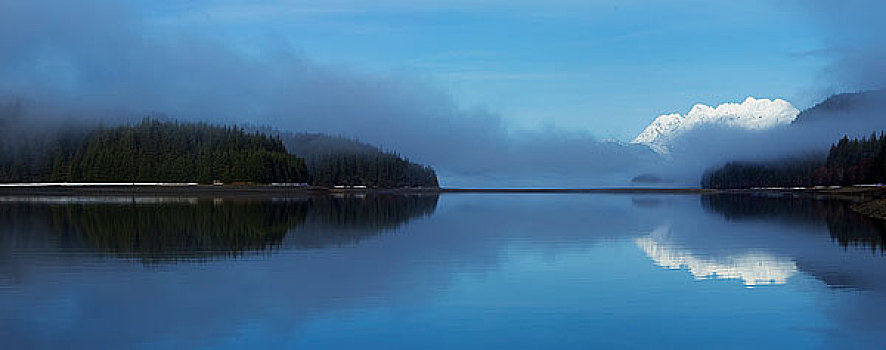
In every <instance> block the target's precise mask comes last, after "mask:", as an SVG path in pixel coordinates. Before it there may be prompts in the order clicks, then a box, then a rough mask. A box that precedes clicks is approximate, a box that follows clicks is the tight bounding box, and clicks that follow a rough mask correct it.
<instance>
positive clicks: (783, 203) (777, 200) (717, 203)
mask: <svg viewBox="0 0 886 350" xmlns="http://www.w3.org/2000/svg"><path fill="white" fill-rule="evenodd" d="M701 201H702V206H703V207H704V208H705V209H706V210H709V211H712V212H716V213H720V214H722V215H723V216H725V217H726V219H729V220H751V219H767V220H781V221H786V222H790V223H793V224H811V225H819V224H822V223H825V224H827V227H828V230H829V231H830V234H831V237H832V238H833V239H834V240H835V241H837V242H838V243H839V244H840V245H841V246H844V247H846V246H850V245H853V246H864V247H869V248H871V249H877V248H879V250H881V251H884V249H886V245H884V244H886V222H884V221H881V220H876V219H872V218H869V217H867V216H864V215H861V214H859V213H856V212H854V211H852V209H850V205H851V203H849V202H847V201H845V200H838V199H829V198H813V197H810V196H797V195H789V194H785V195H782V194H716V195H706V196H702V197H701Z"/></svg>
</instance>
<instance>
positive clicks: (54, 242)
mask: <svg viewBox="0 0 886 350" xmlns="http://www.w3.org/2000/svg"><path fill="white" fill-rule="evenodd" d="M53 201H55V202H56V203H53ZM93 202H96V200H94V199H92V198H85V199H82V198H81V199H76V198H74V199H69V200H67V201H66V202H58V199H51V200H49V201H47V200H39V199H38V200H30V201H22V200H3V199H0V208H3V209H2V210H0V237H3V238H2V239H3V241H2V244H3V249H4V252H3V254H0V258H9V257H13V259H12V261H11V262H7V263H2V264H0V268H2V269H5V270H4V271H3V272H0V279H3V278H6V277H5V276H13V277H12V278H13V279H14V281H10V282H8V283H7V282H0V337H2V338H3V339H4V342H5V343H4V344H5V345H7V347H10V348H63V347H78V348H91V347H105V348H107V347H113V348H132V347H148V348H150V347H159V348H191V347H222V348H224V347H229V348H248V347H278V348H293V347H308V348H320V347H325V348H349V347H357V346H362V347H370V348H373V347H374V348H384V347H407V348H435V347H436V348H468V347H472V346H473V347H483V348H509V347H514V348H519V347H535V348H544V347H575V348H588V347H602V348H612V347H632V348H660V347H665V348H684V347H711V348H714V347H717V348H720V347H730V346H733V347H734V346H741V345H746V344H747V343H746V341H747V339H755V343H754V344H755V346H759V347H778V346H781V347H786V348H804V347H815V346H822V345H823V346H825V347H837V346H843V347H849V348H851V347H859V346H860V345H861V346H864V345H867V346H869V347H882V346H886V343H884V340H883V339H882V336H881V334H882V329H886V318H884V317H883V316H882V315H883V314H886V312H884V311H886V257H884V255H883V254H881V252H880V250H877V251H874V252H872V251H871V246H874V245H878V244H879V243H871V242H876V240H877V239H876V236H877V234H878V231H876V227H877V226H876V223H875V222H874V223H873V224H874V225H875V226H873V228H872V229H871V228H867V229H865V228H864V227H867V226H865V225H868V224H871V223H870V222H869V221H866V219H864V218H858V217H855V216H854V215H853V214H852V213H851V212H846V211H845V210H847V209H846V208H845V204H844V203H837V202H834V203H831V204H827V205H831V206H833V207H825V208H829V209H827V210H823V209H821V208H822V205H823V204H817V203H806V202H797V201H796V200H794V199H790V200H783V199H777V198H776V199H767V198H759V197H754V196H745V197H734V198H722V197H721V198H711V197H705V198H702V199H701V200H699V198H698V197H697V196H619V195H592V196H591V195H538V196H525V195H487V194H484V195H443V196H441V197H440V198H439V200H438V198H437V197H436V196H430V197H409V196H405V197H399V196H394V197H372V196H366V197H365V198H358V197H332V196H329V197H298V198H280V199H277V200H254V199H221V200H212V199H209V200H206V199H186V200H173V201H165V200H164V201H160V203H154V204H151V203H149V202H142V203H141V204H139V203H135V204H133V203H122V202H121V203H107V202H105V203H93ZM98 202H101V201H98ZM438 202H439V204H438ZM158 206H159V207H165V208H166V209H163V208H157V207H158ZM736 208H738V209H736ZM759 208H765V209H762V210H761V209H759ZM819 213H825V215H824V216H822V215H820V214H819ZM839 215H845V216H842V218H847V217H848V216H852V217H848V219H847V220H856V219H858V220H860V221H858V222H854V221H853V222H852V223H851V225H849V224H846V223H839V222H829V221H828V220H831V221H834V220H838V219H839V218H841V216H839ZM170 218H175V220H172V219H170ZM163 220H167V221H170V222H161V221H163ZM176 220H179V221H180V222H176ZM106 221H107V222H106ZM118 221H119V222H118ZM124 221H125V222H124ZM188 223H190V224H188ZM859 225H861V226H859ZM153 226H159V227H163V229H162V230H165V231H168V232H167V233H159V232H156V230H161V229H160V228H156V227H153ZM191 226H194V227H191ZM831 227H843V228H841V229H840V231H839V232H842V233H839V234H835V233H832V232H831V231H832V230H833V229H832V228H831ZM854 227H858V228H854ZM856 229H858V230H867V231H860V232H856V231H854V230H856ZM115 230H118V231H117V232H123V234H122V236H123V237H124V238H114V237H113V236H114V234H113V233H112V232H114V231H115ZM152 230H154V231H152ZM102 232H103V233H102ZM176 232H180V233H176ZM226 232H228V233H232V232H241V233H244V235H245V236H246V237H247V238H243V239H241V240H239V241H238V240H234V239H232V238H229V237H228V236H226ZM148 234H159V235H160V236H162V237H163V238H154V239H153V240H152V239H150V237H147V236H146V235H148ZM839 237H845V239H844V238H839ZM143 241H147V242H149V243H150V245H147V246H145V245H144V244H141V242H143ZM844 242H845V243H844ZM878 246H879V245H878ZM147 247H150V248H151V249H148V248H147ZM157 247H162V249H159V248H157ZM878 249H879V248H878ZM269 251H271V252H272V253H271V254H265V253H251V252H269ZM195 256H196V259H198V260H200V261H201V263H181V264H167V263H161V264H143V263H140V262H141V261H149V262H158V261H159V262H164V261H168V260H164V259H166V258H169V257H173V258H174V259H192V258H193V257H195ZM230 256H235V257H236V259H230V258H228V257H230ZM120 257H136V258H137V259H135V260H133V259H120ZM170 259H172V258H170ZM174 259H173V260H174ZM4 264H5V265H4ZM656 265H657V266H656ZM662 268H664V269H682V270H685V271H678V272H673V271H666V270H664V269H662ZM6 271H11V273H9V274H6V273H5V272H6ZM696 280H703V281H702V282H696ZM763 285H766V286H768V287H767V288H753V289H748V288H742V286H763ZM833 287H841V288H833ZM674 320H679V322H674ZM638 334H639V335H640V336H638ZM736 344H739V345H736Z"/></svg>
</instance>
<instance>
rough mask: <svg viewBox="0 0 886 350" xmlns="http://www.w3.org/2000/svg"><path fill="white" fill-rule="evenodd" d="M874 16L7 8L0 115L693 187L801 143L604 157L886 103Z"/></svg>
mask: <svg viewBox="0 0 886 350" xmlns="http://www.w3.org/2000/svg"><path fill="white" fill-rule="evenodd" d="M882 13H886V4H883V3H880V2H877V1H864V0H844V1H840V2H833V1H826V0H810V1H800V0H752V1H741V2H732V1H729V2H727V1H702V0H684V1H668V2H666V3H664V2H660V1H639V0H627V1H615V0H611V1H571V0H552V1H545V2H543V3H541V2H533V1H520V0H517V1H504V0H490V1H473V0H455V1H445V2H444V1H405V0H379V1H372V2H365V1H350V0H327V1H322V2H321V1H302V0H280V1H271V0H252V1H245V0H221V1H212V2H209V1H171V0H153V1H148V0H134V1H125V2H121V1H114V0H81V1H77V2H76V3H75V2H71V1H68V0H30V1H18V0H0V32H2V33H8V35H3V36H0V103H5V104H6V105H7V106H8V105H9V101H24V102H25V105H26V106H27V108H26V110H27V112H26V113H24V114H22V115H21V116H18V117H16V118H18V119H17V120H16V123H15V124H19V125H29V126H33V127H34V129H37V130H39V127H41V126H46V125H57V124H60V123H59V121H60V120H82V119H84V118H86V119H92V120H105V119H115V120H117V119H120V118H121V117H122V118H124V119H126V118H130V120H132V119H133V118H140V117H141V116H144V115H154V116H156V115H160V116H166V117H169V118H173V119H181V120H204V121H210V122H216V123H226V124H253V125H268V126H272V127H275V128H278V129H281V130H289V131H308V132H322V133H328V134H332V135H341V136H345V137H352V138H358V139H360V140H362V141H365V142H368V143H371V144H374V145H378V146H380V147H382V148H384V149H387V150H393V151H396V152H398V153H399V154H401V155H403V156H405V157H408V158H409V159H411V160H413V161H417V162H420V163H423V164H429V165H432V166H433V167H435V169H437V172H438V174H439V175H440V177H441V183H442V184H443V185H445V186H468V187H470V186H479V187H490V186H514V187H527V186H528V187H535V186H564V187H565V186H602V185H615V184H622V185H623V184H625V183H626V182H627V181H629V180H630V179H631V178H633V177H634V176H637V175H639V174H644V173H647V172H650V171H661V170H662V168H663V167H665V166H666V165H665V164H664V163H668V164H667V166H670V167H672V168H676V169H679V170H681V171H682V172H683V175H681V176H683V177H685V178H686V179H688V180H686V181H688V182H686V183H696V182H697V177H698V176H699V172H700V171H701V170H700V169H704V168H705V167H710V166H712V165H716V164H714V163H716V162H722V161H723V160H724V159H725V158H724V157H727V156H730V155H733V154H735V153H734V152H737V151H743V153H741V154H743V155H754V156H756V155H758V154H760V153H773V152H772V150H774V149H778V148H781V149H782V150H783V151H785V150H797V149H805V148H806V145H792V146H790V147H787V146H785V145H784V142H782V143H777V142H776V143H772V142H771V141H785V140H784V139H790V138H791V137H786V136H784V135H782V137H773V135H774V134H772V135H770V134H767V135H754V136H753V137H749V136H747V135H744V134H735V135H733V134H731V132H732V131H729V133H724V132H725V131H723V132H721V130H703V131H700V132H698V133H697V135H694V137H692V138H687V139H691V140H692V141H693V144H692V145H689V146H690V147H688V148H690V149H701V150H702V151H704V152H703V154H698V152H687V153H685V154H683V155H681V156H679V157H676V156H675V157H674V159H681V161H679V162H676V161H673V159H671V161H669V160H668V159H662V158H661V157H658V156H657V155H655V154H651V153H652V152H651V151H650V150H649V149H646V148H645V147H634V146H631V145H619V144H617V143H612V142H602V141H606V140H609V139H614V140H618V141H622V142H626V141H630V140H632V139H633V138H634V137H635V136H636V135H637V134H638V133H640V132H641V131H642V130H643V129H644V127H645V126H646V125H648V124H649V123H650V122H651V121H652V120H653V119H655V118H656V117H657V116H659V115H662V114H671V113H681V114H685V113H687V112H688V111H689V110H690V109H691V108H692V106H693V105H695V104H706V105H711V106H717V105H720V104H722V103H727V102H740V101H743V100H745V98H747V97H749V96H752V97H755V98H770V99H773V98H781V99H785V100H787V101H790V102H791V103H793V105H794V106H796V107H797V108H799V109H801V110H802V109H804V108H807V107H809V106H812V105H813V104H814V103H816V102H818V101H821V100H823V99H824V98H826V97H827V96H829V95H830V94H832V93H835V92H848V91H859V90H864V89H872V88H882V87H883V86H884V84H883V82H886V64H884V62H886V59H884V58H886V51H884V49H883V47H886V34H884V33H886V28H883V27H884V24H883V23H884V22H883V21H881V20H880V19H879V18H878V17H879V14H882ZM9 33H11V34H9ZM3 106H4V105H3V104H0V107H3ZM2 113H3V109H2V108H0V114H2ZM831 129H832V128H831ZM878 130H879V129H878ZM832 131H833V130H832ZM837 131H839V130H837ZM725 136H729V138H728V140H729V142H728V144H729V145H728V147H726V146H724V144H725V142H724V137H725ZM830 136H831V135H830V134H827V137H830ZM793 138H797V139H798V140H799V139H805V138H803V137H796V136H795V137H793ZM777 139H778V140H777ZM748 140H754V141H753V144H748V142H749V141H748ZM787 141H791V140H787ZM819 141H821V142H819V143H818V144H816V145H817V146H816V147H819V146H821V145H827V144H829V143H828V142H830V139H828V138H826V137H822V138H821V140H819ZM685 162H692V164H693V166H687V163H685Z"/></svg>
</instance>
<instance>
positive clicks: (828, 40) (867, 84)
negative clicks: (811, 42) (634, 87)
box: [798, 0, 886, 91]
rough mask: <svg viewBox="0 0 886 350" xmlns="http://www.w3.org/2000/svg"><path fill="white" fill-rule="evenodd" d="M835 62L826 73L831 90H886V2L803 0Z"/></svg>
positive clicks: (803, 8)
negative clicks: (884, 20) (884, 17)
mask: <svg viewBox="0 0 886 350" xmlns="http://www.w3.org/2000/svg"><path fill="white" fill-rule="evenodd" d="M798 7H800V8H801V9H802V10H804V11H806V12H807V13H808V14H809V17H808V18H809V22H810V25H811V26H812V27H813V28H815V29H816V30H818V31H819V32H820V34H821V37H822V45H823V47H822V48H821V49H820V50H819V52H821V53H822V54H823V55H825V56H826V57H829V58H831V60H832V62H831V64H830V65H829V66H828V68H827V69H826V70H825V72H824V74H823V77H824V78H825V79H826V80H825V82H826V83H825V85H827V86H828V87H829V88H830V89H831V90H836V91H846V90H850V91H853V90H868V89H882V88H884V87H886V23H884V22H883V19H882V14H883V13H886V3H884V2H882V1H876V0H847V1H827V0H814V1H801V2H798Z"/></svg>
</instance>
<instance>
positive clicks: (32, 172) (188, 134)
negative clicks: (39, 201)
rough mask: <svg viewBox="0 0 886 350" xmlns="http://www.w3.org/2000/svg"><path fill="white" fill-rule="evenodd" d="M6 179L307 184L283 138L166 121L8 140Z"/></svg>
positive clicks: (1, 167) (1, 171)
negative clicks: (282, 140)
mask: <svg viewBox="0 0 886 350" xmlns="http://www.w3.org/2000/svg"><path fill="white" fill-rule="evenodd" d="M0 157H2V158H0V181H3V182H38V181H39V182H44V181H52V182H65V181H70V182H201V183H211V182H212V181H214V180H221V181H224V182H235V181H248V182H265V183H267V182H306V181H308V180H309V179H310V176H309V174H308V171H307V167H306V166H305V163H304V160H303V159H301V158H298V157H296V156H294V155H291V154H289V153H287V151H286V148H285V146H284V145H283V143H282V142H281V141H280V139H279V138H275V137H270V136H267V135H265V134H261V133H246V132H244V131H242V130H240V129H238V128H237V127H220V126H212V125H209V124H205V123H177V122H160V121H156V120H150V119H146V120H144V121H142V122H141V123H138V124H134V125H122V126H116V127H110V128H105V127H99V128H96V129H92V130H87V131H78V132H58V133H56V134H53V135H50V136H48V137H42V138H41V137H29V138H22V139H20V140H7V139H4V140H3V142H2V154H0Z"/></svg>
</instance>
